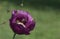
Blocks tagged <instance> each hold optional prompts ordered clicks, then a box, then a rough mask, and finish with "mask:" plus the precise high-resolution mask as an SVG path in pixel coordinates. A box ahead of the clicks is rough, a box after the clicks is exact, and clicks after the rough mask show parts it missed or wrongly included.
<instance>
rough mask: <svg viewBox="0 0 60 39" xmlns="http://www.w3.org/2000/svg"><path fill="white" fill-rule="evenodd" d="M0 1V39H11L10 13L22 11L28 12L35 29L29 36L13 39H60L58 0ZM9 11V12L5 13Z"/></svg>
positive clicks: (59, 6)
mask: <svg viewBox="0 0 60 39" xmlns="http://www.w3.org/2000/svg"><path fill="white" fill-rule="evenodd" d="M21 1H22V0H0V24H1V23H3V22H4V21H6V22H7V23H5V24H3V25H0V39H12V36H13V34H14V33H13V31H12V30H11V28H10V26H9V18H10V17H11V11H12V10H14V9H22V10H26V11H28V12H30V14H31V15H32V16H33V18H34V19H35V20H36V27H35V29H34V30H33V31H32V32H31V34H30V35H16V37H15V39H60V0H24V6H23V7H21V6H20V4H21ZM7 10H10V12H7Z"/></svg>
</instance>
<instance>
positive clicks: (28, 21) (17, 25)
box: [10, 10, 35, 35]
mask: <svg viewBox="0 0 60 39" xmlns="http://www.w3.org/2000/svg"><path fill="white" fill-rule="evenodd" d="M10 27H11V28H12V30H13V32H14V33H16V34H26V35H28V34H30V31H31V30H33V29H34V27H35V21H34V19H33V18H32V17H31V15H30V14H29V12H27V11H24V10H13V11H12V16H11V19H10Z"/></svg>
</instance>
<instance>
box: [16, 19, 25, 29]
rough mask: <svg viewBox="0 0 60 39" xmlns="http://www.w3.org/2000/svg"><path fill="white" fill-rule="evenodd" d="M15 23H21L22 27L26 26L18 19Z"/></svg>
mask: <svg viewBox="0 0 60 39" xmlns="http://www.w3.org/2000/svg"><path fill="white" fill-rule="evenodd" d="M16 23H17V24H19V25H22V26H23V27H24V28H25V27H26V26H25V25H24V24H23V23H22V22H20V21H19V20H17V21H16Z"/></svg>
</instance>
